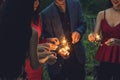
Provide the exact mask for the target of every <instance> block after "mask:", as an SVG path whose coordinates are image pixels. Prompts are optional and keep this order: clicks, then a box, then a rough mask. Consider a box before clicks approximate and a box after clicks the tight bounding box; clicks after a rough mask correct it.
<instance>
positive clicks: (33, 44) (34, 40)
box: [29, 28, 40, 69]
mask: <svg viewBox="0 0 120 80" xmlns="http://www.w3.org/2000/svg"><path fill="white" fill-rule="evenodd" d="M37 45H38V33H37V31H36V30H35V29H34V28H32V37H31V39H30V49H29V54H30V62H31V66H32V68H33V69H35V68H38V67H39V66H40V64H39V62H38V58H37Z"/></svg>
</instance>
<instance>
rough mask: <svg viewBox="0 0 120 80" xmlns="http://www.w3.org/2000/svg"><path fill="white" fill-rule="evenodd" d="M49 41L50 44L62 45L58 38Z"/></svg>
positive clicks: (48, 39)
mask: <svg viewBox="0 0 120 80" xmlns="http://www.w3.org/2000/svg"><path fill="white" fill-rule="evenodd" d="M47 41H48V42H50V43H53V44H55V45H59V44H60V41H59V39H58V38H47Z"/></svg>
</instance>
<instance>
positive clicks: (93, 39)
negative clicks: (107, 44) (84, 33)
mask: <svg viewBox="0 0 120 80" xmlns="http://www.w3.org/2000/svg"><path fill="white" fill-rule="evenodd" d="M88 40H89V41H90V42H95V41H96V39H95V34H94V33H90V34H89V35H88Z"/></svg>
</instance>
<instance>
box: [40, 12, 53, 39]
mask: <svg viewBox="0 0 120 80" xmlns="http://www.w3.org/2000/svg"><path fill="white" fill-rule="evenodd" d="M41 19H42V20H41V21H42V35H41V38H42V39H45V38H50V37H52V35H51V34H50V32H49V31H50V30H51V27H50V26H51V24H50V23H51V22H50V20H49V17H47V16H46V15H45V13H41Z"/></svg>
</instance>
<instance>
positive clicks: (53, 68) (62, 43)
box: [0, 0, 120, 80]
mask: <svg viewBox="0 0 120 80" xmlns="http://www.w3.org/2000/svg"><path fill="white" fill-rule="evenodd" d="M1 2H4V3H3V4H2V7H1V6H0V18H1V19H0V36H1V38H0V46H1V49H0V52H1V53H0V63H1V65H0V80H17V79H19V78H18V77H19V76H20V74H21V71H22V67H25V72H26V74H27V78H28V80H42V73H43V69H42V68H43V65H44V64H46V66H47V71H48V73H49V76H50V79H51V80H85V76H86V75H85V74H86V73H85V60H86V54H85V53H86V50H85V48H84V45H83V43H82V38H83V36H84V34H85V32H86V29H87V26H86V21H85V19H84V16H83V12H82V8H81V5H80V2H79V0H54V1H53V2H52V3H51V4H50V5H49V6H48V7H47V8H45V9H44V10H42V11H41V12H40V11H39V6H40V0H31V1H30V0H28V1H27V0H23V1H22V0H13V1H10V0H2V1H1ZM109 2H110V8H108V9H105V10H103V11H100V12H99V13H98V15H97V19H96V26H95V29H94V33H90V34H89V35H88V40H89V41H90V42H96V41H101V43H100V45H99V48H98V50H97V53H96V55H95V59H96V60H97V61H99V62H100V65H99V67H98V72H97V76H96V80H120V69H119V67H120V56H119V55H120V34H119V31H120V0H109ZM39 14H40V15H39ZM98 36H99V37H101V40H100V39H98Z"/></svg>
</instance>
